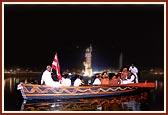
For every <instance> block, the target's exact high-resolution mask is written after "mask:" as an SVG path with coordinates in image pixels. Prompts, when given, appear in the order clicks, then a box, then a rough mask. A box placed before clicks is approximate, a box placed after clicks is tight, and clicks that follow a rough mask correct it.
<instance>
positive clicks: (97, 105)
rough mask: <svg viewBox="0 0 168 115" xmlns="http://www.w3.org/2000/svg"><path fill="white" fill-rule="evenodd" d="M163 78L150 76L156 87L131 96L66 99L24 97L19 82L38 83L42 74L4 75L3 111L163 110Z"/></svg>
mask: <svg viewBox="0 0 168 115" xmlns="http://www.w3.org/2000/svg"><path fill="white" fill-rule="evenodd" d="M163 78H164V77H163V76H150V77H148V81H157V88H155V89H150V90H143V91H141V92H134V93H131V94H128V95H120V96H110V97H100V98H86V99H64V100H31V101H26V100H23V98H22V96H21V93H20V91H18V90H17V84H19V83H20V82H29V83H39V80H40V75H17V74H13V75H5V78H4V111H164V82H163V81H164V79H163Z"/></svg>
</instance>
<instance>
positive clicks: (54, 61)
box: [52, 53, 62, 80]
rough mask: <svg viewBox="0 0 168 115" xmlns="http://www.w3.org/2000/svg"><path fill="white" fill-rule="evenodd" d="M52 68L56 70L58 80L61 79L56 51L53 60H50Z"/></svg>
mask: <svg viewBox="0 0 168 115" xmlns="http://www.w3.org/2000/svg"><path fill="white" fill-rule="evenodd" d="M52 68H53V69H55V70H56V73H57V77H58V80H62V76H61V73H60V67H59V62H58V57H57V53H56V54H55V57H54V60H53V62H52Z"/></svg>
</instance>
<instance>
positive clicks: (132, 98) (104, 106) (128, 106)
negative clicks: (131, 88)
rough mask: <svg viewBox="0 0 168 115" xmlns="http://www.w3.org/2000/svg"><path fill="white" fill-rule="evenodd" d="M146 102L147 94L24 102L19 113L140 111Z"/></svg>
mask: <svg viewBox="0 0 168 115" xmlns="http://www.w3.org/2000/svg"><path fill="white" fill-rule="evenodd" d="M147 102H148V92H141V93H139V94H135V95H125V96H114V97H103V98H102V97H101V98H86V99H64V100H28V101H26V100H24V101H23V104H22V106H21V111H141V110H142V109H141V104H144V103H147Z"/></svg>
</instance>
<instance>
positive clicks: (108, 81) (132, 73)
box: [93, 64, 138, 86]
mask: <svg viewBox="0 0 168 115" xmlns="http://www.w3.org/2000/svg"><path fill="white" fill-rule="evenodd" d="M129 83H138V69H137V67H135V65H134V64H132V65H131V66H130V67H124V68H123V69H122V71H121V72H119V73H118V74H116V75H113V77H112V78H109V76H108V75H107V73H104V74H103V75H102V76H101V75H98V74H97V75H96V78H95V80H94V82H93V85H111V86H116V85H118V84H129Z"/></svg>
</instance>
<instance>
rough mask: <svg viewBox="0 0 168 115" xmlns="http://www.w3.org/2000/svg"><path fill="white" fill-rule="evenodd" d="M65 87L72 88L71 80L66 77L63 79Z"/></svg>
mask: <svg viewBox="0 0 168 115" xmlns="http://www.w3.org/2000/svg"><path fill="white" fill-rule="evenodd" d="M62 85H63V86H71V79H70V78H69V77H68V76H66V77H65V78H64V79H63V84H62Z"/></svg>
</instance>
